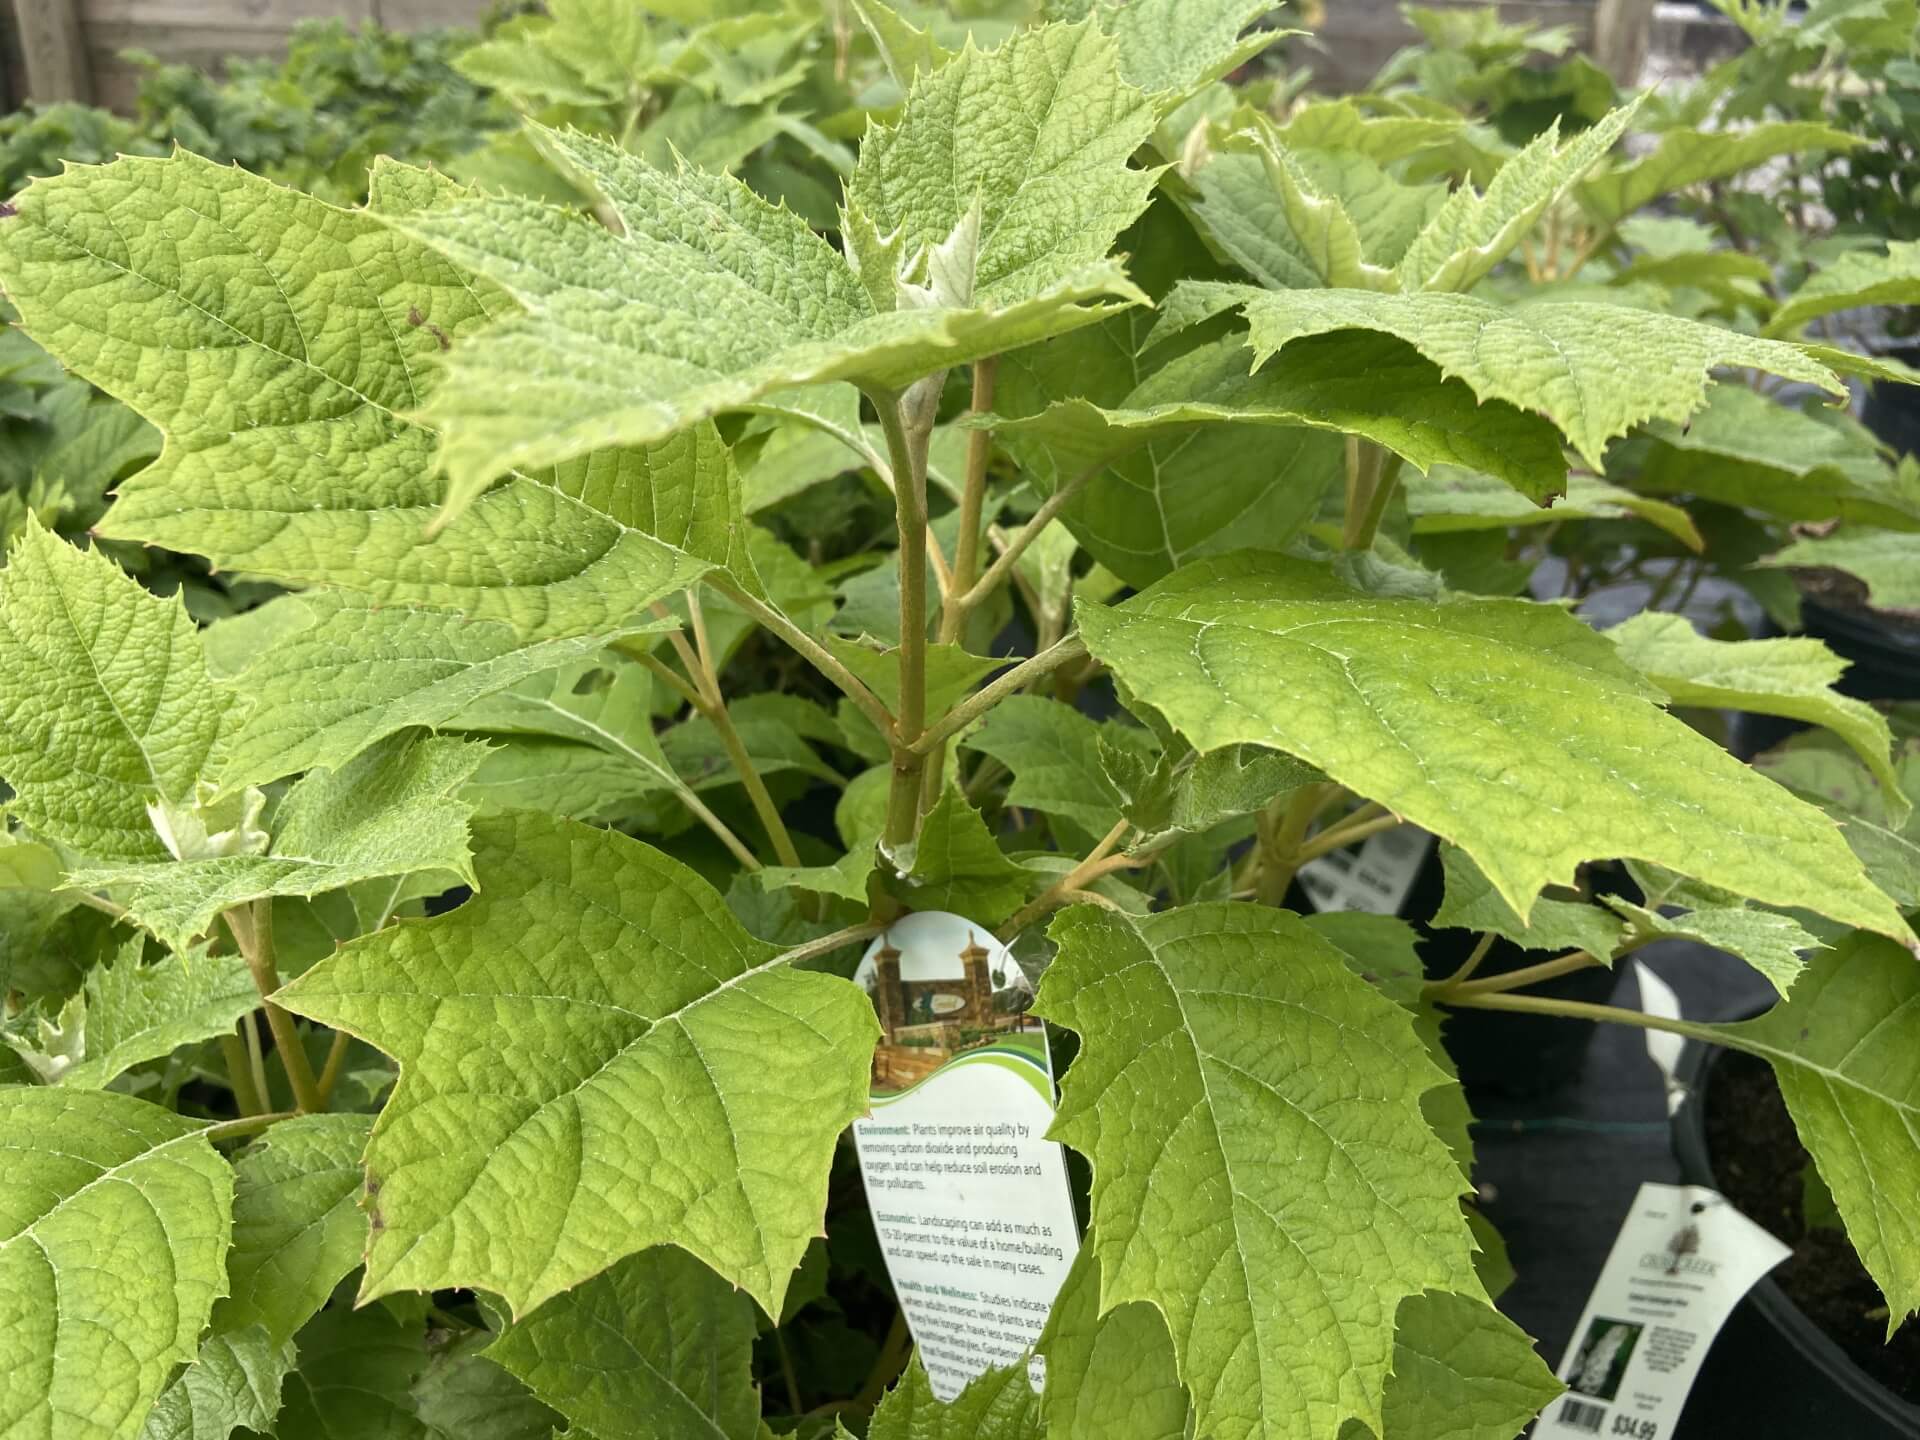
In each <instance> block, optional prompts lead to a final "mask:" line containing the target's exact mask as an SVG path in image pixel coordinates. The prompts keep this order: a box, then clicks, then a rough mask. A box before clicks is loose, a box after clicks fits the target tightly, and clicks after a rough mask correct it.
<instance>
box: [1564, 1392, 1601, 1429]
mask: <svg viewBox="0 0 1920 1440" xmlns="http://www.w3.org/2000/svg"><path fill="white" fill-rule="evenodd" d="M1606 1418H1607V1407H1606V1406H1604V1405H1589V1404H1588V1403H1587V1402H1586V1401H1584V1400H1562V1401H1561V1402H1560V1423H1561V1424H1562V1425H1571V1426H1572V1427H1573V1428H1574V1429H1576V1430H1585V1431H1586V1432H1587V1433H1588V1434H1589V1435H1598V1434H1599V1433H1600V1426H1601V1425H1602V1424H1603V1423H1605V1421H1606Z"/></svg>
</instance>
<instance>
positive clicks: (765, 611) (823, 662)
mask: <svg viewBox="0 0 1920 1440" xmlns="http://www.w3.org/2000/svg"><path fill="white" fill-rule="evenodd" d="M707 583H708V584H709V585H712V586H713V587H714V589H716V590H718V591H719V592H720V593H721V594H723V595H725V596H726V597H727V598H728V599H729V600H731V601H733V603H734V604H736V605H738V606H739V607H740V608H741V609H742V610H744V611H746V612H747V614H749V615H750V616H752V617H753V619H754V620H755V621H756V622H757V623H758V624H759V625H761V626H762V627H763V628H764V629H767V630H770V631H772V632H773V633H774V634H775V635H778V636H779V637H780V638H781V639H782V640H784V641H786V642H787V645H788V646H789V648H791V649H792V650H794V651H795V652H797V653H798V654H799V655H801V656H802V657H803V658H804V659H805V660H806V661H807V662H808V663H809V664H811V665H812V666H813V668H814V669H816V670H818V671H819V672H820V673H821V674H822V675H824V676H826V677H827V679H829V680H831V681H832V682H833V683H834V685H835V686H836V687H838V689H839V690H840V693H841V694H843V695H845V696H846V697H847V698H848V699H849V700H851V701H852V702H853V703H854V704H855V705H856V706H857V707H858V708H859V710H860V712H861V713H862V714H863V715H865V716H866V717H867V719H869V720H871V721H872V722H873V725H874V728H875V729H876V730H878V731H879V732H880V733H881V734H882V735H883V736H886V737H887V738H889V739H891V738H892V736H893V732H894V720H893V714H892V712H891V711H889V710H888V709H887V707H886V706H885V705H883V704H881V703H880V697H879V696H877V695H875V694H874V693H873V691H871V690H869V689H868V688H867V686H866V683H865V682H864V681H862V680H861V679H860V677H859V676H858V675H855V674H854V673H853V672H852V671H851V670H849V669H848V668H847V667H846V666H845V665H842V664H841V663H840V661H839V659H838V658H837V657H836V656H835V655H834V653H833V652H832V651H831V650H829V649H827V647H826V646H824V645H822V644H821V643H820V642H819V641H818V640H816V639H814V638H813V637H812V636H811V635H809V634H807V632H806V631H804V630H802V629H801V628H800V627H799V626H798V625H796V624H794V623H793V621H792V620H790V619H788V618H787V617H786V616H785V615H783V614H781V613H780V611H778V610H776V609H775V608H774V607H773V606H771V605H769V604H767V603H766V602H765V601H764V600H761V599H759V598H758V597H756V596H754V595H752V594H750V593H749V592H748V591H746V590H745V589H743V588H742V587H741V586H740V584H739V582H738V581H736V580H734V579H733V577H732V576H730V575H722V574H717V573H716V574H714V575H710V576H708V577H707Z"/></svg>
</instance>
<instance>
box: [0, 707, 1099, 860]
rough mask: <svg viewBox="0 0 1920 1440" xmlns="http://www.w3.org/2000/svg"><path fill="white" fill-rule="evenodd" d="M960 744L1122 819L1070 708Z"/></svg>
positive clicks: (1027, 717)
mask: <svg viewBox="0 0 1920 1440" xmlns="http://www.w3.org/2000/svg"><path fill="white" fill-rule="evenodd" d="M962 743H964V744H965V746H966V748H967V749H969V750H977V751H979V752H980V753H981V754H983V755H991V756H992V757H993V758H994V759H996V760H998V761H999V762H1000V763H1001V764H1003V765H1005V766H1006V767H1007V768H1008V769H1009V770H1011V771H1012V772H1013V783H1012V784H1011V785H1009V786H1008V787H1007V792H1006V803H1007V804H1008V805H1014V806H1019V807H1020V808H1021V809H1025V810H1038V811H1039V812H1040V813H1041V814H1043V815H1059V816H1061V817H1063V818H1065V819H1068V820H1071V821H1073V822H1074V823H1075V824H1077V825H1079V826H1080V827H1081V828H1082V829H1083V830H1085V831H1087V832H1088V833H1089V834H1091V835H1095V836H1099V835H1104V834H1106V833H1107V831H1109V830H1111V829H1112V828H1113V824H1114V821H1116V820H1118V819H1119V818H1120V805H1121V795H1120V792H1119V790H1118V789H1116V788H1115V786H1114V784H1113V782H1112V781H1111V780H1109V779H1108V778H1107V773H1106V771H1105V770H1103V769H1102V768H1101V766H1100V744H1101V727H1100V726H1099V725H1097V724H1096V723H1094V722H1093V721H1092V720H1089V719H1088V718H1087V717H1086V716H1085V715H1082V714H1081V713H1080V712H1079V711H1077V710H1075V709H1073V708H1072V707H1071V706H1067V705H1059V704H1055V703H1054V702H1053V701H1051V700H1046V699H1043V698H1041V697H1040V696H1038V695H1010V696H1008V697H1007V698H1006V699H1005V700H1003V701H1001V702H1000V703H999V704H998V705H996V706H994V708H993V709H991V710H989V711H988V712H987V714H986V717H985V718H984V719H983V720H981V722H980V723H979V724H978V725H977V726H975V727H974V728H973V729H972V730H970V731H968V732H967V733H966V737H965V739H964V741H963V742H962ZM0 853H4V852H0Z"/></svg>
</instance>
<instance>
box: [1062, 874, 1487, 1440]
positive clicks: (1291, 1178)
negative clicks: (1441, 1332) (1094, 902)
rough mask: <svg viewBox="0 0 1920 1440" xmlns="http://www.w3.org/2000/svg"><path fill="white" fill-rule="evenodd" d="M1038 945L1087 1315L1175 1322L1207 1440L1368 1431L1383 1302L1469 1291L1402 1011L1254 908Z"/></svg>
mask: <svg viewBox="0 0 1920 1440" xmlns="http://www.w3.org/2000/svg"><path fill="white" fill-rule="evenodd" d="M1049 933H1050V934H1051V936H1052V938H1053V939H1054V940H1055V941H1056V942H1057V943H1058V944H1059V947H1060V949H1059V955H1058V957H1057V958H1056V959H1055V960H1054V962H1053V964H1052V966H1051V967H1050V968H1049V969H1048V970H1047V972H1046V975H1045V976H1044V977H1043V978H1042V980H1041V984H1040V994H1039V999H1038V1002H1037V1004H1036V1005H1035V1010H1036V1011H1037V1012H1038V1013H1041V1014H1044V1015H1045V1016H1046V1018H1047V1019H1049V1020H1052V1021H1055V1022H1057V1023H1059V1024H1062V1025H1065V1026H1067V1027H1069V1028H1070V1029H1072V1030H1074V1031H1076V1032H1077V1033H1078V1034H1079V1035H1080V1038H1081V1049H1080V1054H1079V1057H1078V1058H1077V1059H1076V1060H1075V1061H1074V1064H1073V1067H1072V1068H1071V1069H1070V1070H1069V1071H1068V1072H1067V1075H1066V1078H1065V1080H1064V1081H1063V1082H1062V1085H1061V1104H1060V1110H1059V1113H1058V1117H1057V1119H1056V1121H1055V1123H1054V1128H1053V1130H1052V1131H1051V1132H1050V1133H1051V1134H1052V1135H1053V1136H1054V1137H1055V1138H1057V1139H1059V1140H1062V1141H1064V1142H1065V1143H1067V1144H1069V1145H1072V1146H1073V1147H1074V1148H1075V1149H1078V1150H1080V1151H1082V1152H1083V1153H1084V1154H1086V1155H1087V1156H1088V1158H1089V1159H1090V1160H1091V1161H1092V1163H1093V1200H1092V1206H1093V1219H1092V1232H1091V1234H1090V1236H1089V1240H1088V1244H1089V1245H1090V1246H1091V1247H1092V1248H1093V1250H1094V1251H1095V1252H1096V1253H1097V1255H1098V1257H1099V1260H1100V1267H1101V1278H1100V1292H1101V1293H1100V1303H1101V1306H1102V1308H1103V1309H1106V1308H1111V1307H1112V1306H1115V1305H1119V1304H1123V1303H1125V1302H1128V1301H1135V1300H1138V1301H1145V1302H1147V1303H1149V1304H1152V1305H1154V1306H1155V1307H1157V1308H1158V1309H1159V1310H1160V1312H1161V1314H1162V1315H1163V1316H1165V1317H1166V1322H1167V1328H1168V1330H1169V1332H1170V1333H1171V1334H1172V1336H1173V1344H1174V1351H1175V1354H1176V1355H1177V1356H1178V1359H1179V1367H1180V1373H1181V1377H1182V1378H1183V1379H1184V1381H1185V1382H1186V1385H1187V1387H1188V1389H1189V1391H1190V1392H1191V1393H1192V1395H1193V1401H1194V1408H1195V1412H1196V1416H1197V1420H1198V1429H1199V1432H1200V1433H1202V1434H1208V1435H1214V1436H1219V1437H1223V1440H1241V1437H1247V1436H1257V1437H1261V1440H1272V1437H1278V1436H1298V1437H1301V1440H1306V1437H1309V1436H1323V1435H1327V1434H1331V1433H1333V1432H1334V1431H1336V1430H1337V1429H1338V1428H1339V1426H1340V1424H1341V1423H1342V1422H1343V1421H1344V1420H1346V1419H1348V1418H1357V1419H1359V1420H1361V1421H1362V1422H1363V1423H1365V1424H1367V1425H1369V1426H1370V1427H1372V1428H1374V1429H1375V1430H1378V1428H1379V1426H1380V1423H1381V1395H1382V1390H1383V1388H1384V1386H1385V1384H1386V1378H1387V1371H1388V1369H1389V1365H1390V1363H1391V1360H1392V1352H1393V1328H1394V1310H1395V1307H1396V1305H1397V1303H1398V1301H1399V1300H1400V1299H1401V1298H1402V1297H1404V1296H1406V1295H1411V1294H1418V1293H1420V1292H1421V1291H1422V1290H1426V1289H1436V1290H1452V1291H1456V1292H1458V1293H1461V1294H1465V1295H1470V1296H1477V1295H1478V1294H1479V1282H1478V1281H1477V1280H1476V1279H1475V1277H1474V1272H1473V1260H1472V1246H1471V1244H1470V1242H1469V1239H1468V1234H1467V1228H1466V1223H1465V1221H1464V1219H1463V1218H1462V1215H1461V1210H1460V1205H1459V1196H1460V1194H1461V1192H1462V1191H1463V1190H1464V1188H1465V1184H1466V1182H1465V1181H1464V1179H1463V1178H1462V1177H1461V1175H1460V1172H1459V1170H1458V1169H1457V1168H1456V1167H1455V1166H1454V1164H1453V1163H1452V1161H1451V1160H1450V1158H1449V1157H1448V1154H1447V1151H1446V1147H1445V1146H1444V1145H1442V1143H1441V1142H1440V1140H1439V1139H1438V1138H1437V1137H1436V1136H1435V1135H1434V1133H1433V1131H1432V1130H1431V1129H1430V1128H1429V1127H1428V1125H1427V1121H1426V1118H1425V1117H1424V1115H1423V1114H1422V1113H1421V1107H1420V1099H1421V1096H1422V1095H1423V1094H1424V1093H1425V1092H1426V1091H1427V1090H1428V1089H1430V1088H1431V1087H1433V1086H1435V1085H1437V1084H1440V1083H1441V1082H1442V1081H1443V1079H1444V1078H1445V1077H1444V1075H1443V1074H1442V1072H1441V1071H1440V1070H1439V1069H1438V1068H1437V1067H1435V1066H1434V1064H1433V1062H1432V1061H1431V1060H1430V1059H1429V1058H1428V1056H1427V1052H1426V1049H1425V1046H1424V1045H1423V1043H1422V1042H1421V1040H1420V1039H1419V1037H1418V1036H1417V1035H1416V1034H1415V1033H1414V1027H1413V1020H1412V1017H1411V1016H1410V1015H1408V1014H1407V1013H1406V1012H1405V1011H1403V1010H1402V1009H1401V1008H1400V1007H1399V1006H1397V1005H1395V1004H1394V1003H1393V1002H1392V1001H1390V1000H1388V999H1387V998H1385V997H1384V996H1382V995H1380V994H1379V993H1377V992H1376V991H1375V990H1374V989H1373V988H1372V987H1370V986H1369V985H1367V984H1366V982H1365V981H1363V980H1361V979H1360V978H1359V977H1358V976H1357V975H1355V974H1354V973H1352V971H1351V970H1349V968H1348V966H1347V963H1346V961H1345V960H1344V959H1343V957H1342V956H1341V954H1340V952H1339V951H1337V950H1336V949H1335V948H1334V947H1333V946H1331V945H1329V944H1328V943H1327V942H1326V941H1324V940H1322V939H1321V938H1320V937H1319V936H1318V935H1316V934H1315V933H1314V932H1313V931H1312V930H1310V929H1309V928H1308V927H1307V926H1306V925H1305V924H1304V923H1303V922H1301V921H1300V920H1299V919H1298V918H1297V917H1294V916H1292V915H1289V914H1286V913H1283V912H1280V911H1274V910H1269V909H1266V908H1264V907H1256V906H1251V905H1231V904H1205V905H1191V906H1186V907H1184V908H1182V909H1178V910H1172V911H1167V912H1164V913H1161V914H1157V915H1151V916H1146V917H1144V918H1141V919H1137V920H1136V919H1132V918H1130V917H1125V916H1121V915H1117V914H1114V913H1112V912H1110V911H1105V910H1096V909H1094V908H1092V907H1088V906H1077V907H1075V908H1073V909H1071V910H1068V911H1066V912H1064V913H1063V914H1062V915H1061V916H1060V917H1059V918H1058V919H1056V920H1055V921H1054V923H1053V926H1052V928H1051V930H1050V932H1049ZM1304 1334H1312V1335H1316V1336H1319V1337H1321V1339H1320V1341H1319V1342H1318V1343H1317V1344H1315V1345H1312V1346H1303V1345H1301V1344H1300V1343H1299V1342H1300V1337H1301V1336H1302V1335H1304Z"/></svg>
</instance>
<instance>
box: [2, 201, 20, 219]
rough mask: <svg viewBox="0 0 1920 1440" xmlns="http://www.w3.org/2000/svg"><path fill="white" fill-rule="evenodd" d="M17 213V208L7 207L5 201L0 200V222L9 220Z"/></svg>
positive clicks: (14, 206) (18, 210)
mask: <svg viewBox="0 0 1920 1440" xmlns="http://www.w3.org/2000/svg"><path fill="white" fill-rule="evenodd" d="M19 213H20V207H19V206H17V205H9V204H8V203H7V202H6V201H4V200H0V220H11V219H12V218H13V217H14V216H16V215H18V214H19Z"/></svg>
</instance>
